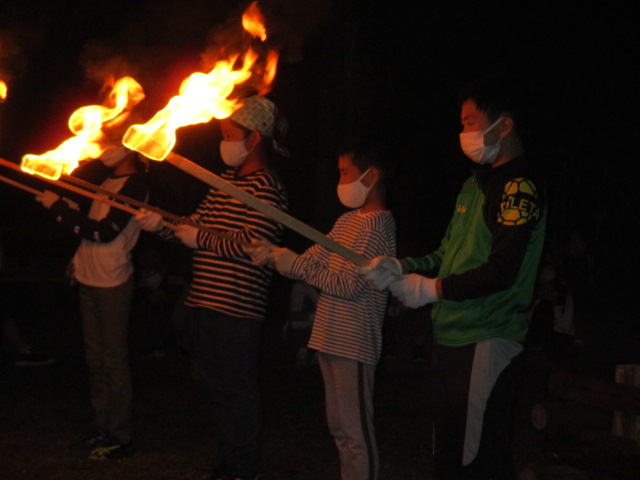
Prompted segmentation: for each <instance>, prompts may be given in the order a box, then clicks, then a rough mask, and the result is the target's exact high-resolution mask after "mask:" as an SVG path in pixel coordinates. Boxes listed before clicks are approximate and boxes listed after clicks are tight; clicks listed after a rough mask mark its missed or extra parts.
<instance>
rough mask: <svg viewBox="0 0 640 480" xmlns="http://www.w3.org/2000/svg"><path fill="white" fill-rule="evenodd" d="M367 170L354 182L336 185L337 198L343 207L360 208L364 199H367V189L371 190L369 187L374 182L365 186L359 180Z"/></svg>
mask: <svg viewBox="0 0 640 480" xmlns="http://www.w3.org/2000/svg"><path fill="white" fill-rule="evenodd" d="M369 170H370V169H367V171H366V172H364V173H363V174H362V175H360V178H358V179H357V180H356V181H355V182H351V183H344V184H341V185H338V198H339V199H340V202H341V203H342V204H343V205H344V206H345V207H347V208H360V207H361V206H362V205H363V204H364V201H365V200H366V199H367V195H368V194H369V190H371V187H373V185H374V184H375V183H372V184H371V185H370V186H368V187H365V186H364V184H363V183H362V182H361V181H360V180H362V179H363V178H364V176H365V175H366V174H367V173H368V172H369Z"/></svg>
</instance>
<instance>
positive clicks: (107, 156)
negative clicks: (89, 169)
mask: <svg viewBox="0 0 640 480" xmlns="http://www.w3.org/2000/svg"><path fill="white" fill-rule="evenodd" d="M127 153H128V150H127V149H126V148H124V147H116V148H110V149H109V150H105V152H104V153H103V154H102V155H101V156H100V161H101V162H102V163H104V164H105V165H106V166H107V167H113V166H114V165H116V164H117V163H118V162H119V161H120V160H122V159H123V158H124V157H125V155H126V154H127Z"/></svg>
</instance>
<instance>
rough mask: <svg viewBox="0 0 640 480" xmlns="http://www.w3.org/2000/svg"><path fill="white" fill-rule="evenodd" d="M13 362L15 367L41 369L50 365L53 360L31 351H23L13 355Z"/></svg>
mask: <svg viewBox="0 0 640 480" xmlns="http://www.w3.org/2000/svg"><path fill="white" fill-rule="evenodd" d="M13 361H14V364H15V366H16V367H42V366H45V365H51V364H52V363H53V362H54V359H53V358H51V357H48V356H47V355H44V354H42V353H38V352H35V351H33V350H23V351H21V352H19V353H17V354H16V355H15V357H14V360H13Z"/></svg>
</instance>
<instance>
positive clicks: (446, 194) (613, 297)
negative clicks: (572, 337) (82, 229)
mask: <svg viewBox="0 0 640 480" xmlns="http://www.w3.org/2000/svg"><path fill="white" fill-rule="evenodd" d="M554 3H555V4H554V5H545V6H544V8H543V7H541V6H540V5H538V4H536V3H534V2H529V3H527V4H521V3H520V2H491V3H488V2H484V3H483V2H474V3H473V4H472V3H471V2H451V1H432V2H415V1H410V2H394V3H380V2H362V1H355V0H343V1H339V0H336V1H329V0H288V1H284V0H281V1H278V0H273V1H270V2H266V1H265V2H262V8H263V11H264V13H265V15H266V16H267V28H268V31H269V33H270V39H269V42H272V44H273V46H275V47H277V48H278V49H279V50H280V52H281V59H280V62H279V67H278V74H277V78H276V82H275V85H274V88H273V90H272V92H271V93H270V94H269V97H270V98H271V99H272V100H274V101H275V102H276V103H277V104H278V105H279V106H280V107H281V109H282V111H283V112H284V113H285V115H286V117H287V118H288V120H289V122H290V124H291V131H290V134H289V138H288V146H289V147H290V149H291V152H292V157H291V159H290V160H286V161H281V162H279V163H278V165H277V167H278V170H279V171H280V172H281V174H282V176H283V178H284V181H285V183H286V186H287V190H288V192H289V196H290V206H291V212H292V213H293V215H294V216H296V217H297V218H300V219H301V220H303V221H304V222H306V223H308V224H310V225H312V226H314V227H316V228H318V229H319V230H321V231H328V229H329V228H330V227H331V225H332V224H333V222H334V221H335V219H336V218H337V216H338V215H339V214H340V213H341V212H342V207H341V206H340V205H339V202H338V200H337V197H336V194H335V186H336V183H337V181H338V175H337V171H336V155H335V150H336V148H337V146H338V145H339V144H340V143H341V142H342V141H343V140H345V139H347V138H349V137H350V136H352V135H355V134H359V133H362V132H374V133H376V134H377V135H378V136H379V138H380V140H381V141H382V142H383V143H384V144H385V146H386V148H387V149H388V152H389V156H390V158H391V159H392V160H393V161H394V163H395V165H396V167H397V175H396V178H395V181H394V183H393V185H392V186H391V192H390V193H391V198H390V201H391V207H392V209H393V211H394V215H395V216H396V220H397V223H398V239H399V242H400V243H399V246H400V249H401V250H400V252H399V253H400V254H413V253H427V252H430V251H431V250H432V249H433V248H435V247H436V246H437V244H438V242H439V241H440V238H441V236H442V234H443V232H444V229H445V227H446V223H447V221H448V219H449V217H450V215H451V212H452V209H453V206H454V205H453V202H454V199H455V195H456V193H457V191H458V189H459V186H460V184H461V182H462V181H463V180H464V178H465V177H466V176H467V175H468V173H469V167H470V166H471V163H470V162H469V161H468V160H467V159H466V158H465V157H464V156H463V155H462V153H461V151H460V148H459V142H458V132H459V118H458V117H459V112H458V107H457V105H456V94H457V92H458V90H459V89H460V88H461V87H462V86H463V85H464V84H466V83H467V82H468V81H470V80H472V79H474V78H476V77H478V76H481V75H484V74H488V73H493V72H496V71H506V72H508V73H511V74H513V75H515V76H517V77H518V78H519V79H520V80H521V83H522V86H523V87H524V89H525V91H526V92H527V99H528V102H527V106H528V112H527V113H528V116H527V120H528V123H529V125H528V127H529V130H530V133H531V135H530V143H529V144H528V150H529V152H530V153H531V155H532V157H533V158H534V159H535V161H536V163H537V164H538V166H539V168H540V169H541V170H542V171H543V173H544V174H545V177H546V180H547V184H548V188H549V193H550V197H549V198H550V205H549V213H550V221H549V238H552V239H556V240H558V241H560V242H561V243H562V242H564V241H565V240H566V238H567V236H568V234H569V233H570V232H571V231H573V230H577V231H578V232H579V233H580V234H581V235H582V237H583V239H584V241H585V242H586V245H587V248H588V250H589V252H590V255H591V258H592V259H593V260H594V266H593V269H592V270H591V271H590V272H585V277H584V279H583V282H582V283H583V285H585V289H584V290H583V291H582V292H580V294H581V295H580V296H579V300H580V301H579V303H578V305H577V306H576V308H577V314H576V328H577V329H578V336H579V338H581V339H582V340H584V341H585V343H586V347H585V348H584V349H583V350H582V351H581V353H580V354H577V355H575V356H570V357H569V358H565V359H561V360H558V359H555V360H554V359H548V358H545V357H544V356H542V357H535V356H534V357H532V358H531V360H530V361H531V363H532V365H531V366H530V367H529V369H528V377H527V378H526V379H525V385H524V386H525V392H524V393H525V394H524V395H523V397H522V400H521V404H520V405H519V410H518V424H517V433H518V436H517V438H516V460H517V462H518V466H519V467H522V466H524V465H533V466H535V467H538V468H536V470H537V471H540V470H539V469H542V466H541V463H540V462H541V460H540V459H541V457H542V454H541V451H542V448H543V445H544V444H543V442H541V441H540V436H539V435H538V434H539V432H532V431H531V426H530V422H529V419H528V413H529V411H530V407H531V404H532V403H533V402H536V401H538V400H539V399H540V398H541V397H545V396H546V394H547V392H546V389H545V386H546V385H545V381H546V377H547V375H548V373H549V372H550V371H552V370H554V369H558V368H568V369H570V370H573V371H578V372H581V373H588V374H590V375H597V376H599V377H601V378H605V379H607V380H611V379H612V372H613V370H614V369H615V365H616V364H619V363H638V361H639V359H638V351H639V350H638V346H637V342H638V338H640V335H639V334H638V328H639V327H638V322H637V319H636V312H635V310H636V309H635V305H634V304H633V298H635V295H637V290H638V286H639V285H638V282H637V280H636V272H637V269H636V266H637V238H638V237H637V233H636V230H637V225H638V208H637V204H638V201H637V195H638V194H637V191H638V190H637V184H638V174H637V167H636V162H637V159H638V154H637V152H634V151H633V150H632V148H633V147H634V146H635V145H636V144H637V143H638V134H637V127H636V126H635V125H636V122H635V116H636V112H637V103H638V102H637V100H636V98H637V93H636V92H637V85H638V82H637V78H636V71H637V70H638V54H637V51H638V46H639V42H638V33H637V30H638V29H637V26H636V25H635V24H634V18H633V16H632V14H631V11H630V10H626V9H625V8H624V7H622V6H618V5H617V4H614V3H613V2H609V3H608V4H605V3H599V4H598V5H592V4H591V3H593V2H583V3H581V4H576V5H575V6H571V5H564V4H562V3H565V2H554ZM566 3H569V2H566ZM246 5H247V3H246V2H245V3H241V2H234V1H229V0H227V1H217V2H210V1H205V0H183V1H180V2H175V1H151V0H148V1H138V2H134V1H124V0H113V1H110V2H97V1H90V0H89V1H83V2H80V1H58V0H53V1H43V0H23V1H20V2H6V1H5V2H2V3H0V79H3V80H5V81H6V82H7V83H8V84H9V95H8V98H7V100H6V101H5V102H4V103H0V157H2V158H4V159H7V160H10V161H13V162H16V163H18V162H19V161H20V159H21V158H22V156H23V155H24V154H26V153H35V154H40V153H43V152H45V151H47V150H49V149H52V148H55V147H57V146H58V145H59V144H60V143H61V142H62V141H63V140H65V139H66V138H68V137H69V136H70V133H69V130H68V128H67V120H68V118H69V115H70V114H71V113H72V112H73V111H74V110H76V109H77V108H79V107H80V106H83V105H88V104H99V103H101V102H102V100H103V93H101V92H100V89H101V86H102V83H103V80H104V78H105V76H106V75H108V74H113V75H116V76H122V75H125V74H128V75H132V76H133V77H134V78H136V79H137V80H138V81H139V82H140V84H141V85H142V86H143V88H144V90H145V93H146V94H147V98H146V99H145V101H144V102H143V103H142V104H141V105H140V106H139V108H140V110H139V111H140V113H141V115H143V116H146V117H147V118H150V115H151V114H152V113H153V112H155V111H157V110H159V109H161V108H163V107H164V106H165V105H166V102H167V101H168V100H169V99H170V98H171V97H172V96H174V95H176V93H177V92H178V88H179V85H180V83H181V82H182V80H184V79H185V78H186V77H187V76H188V75H190V74H191V73H193V72H194V71H197V70H200V64H201V54H202V53H203V52H205V51H206V50H207V47H208V45H209V44H210V39H211V36H210V35H211V33H212V32H215V31H217V30H216V29H217V27H219V26H220V25H225V24H227V23H230V24H234V25H235V24H237V22H238V21H239V15H240V13H241V12H242V11H243V10H244V8H245V7H246ZM234 22H235V23H234ZM218 142H219V131H218V125H217V122H216V121H212V122H210V123H209V124H206V125H197V126H192V127H185V128H183V129H180V130H179V131H178V143H177V145H176V148H175V150H176V151H177V152H178V153H181V154H183V155H184V156H186V157H188V158H190V159H191V160H193V161H194V162H196V163H199V164H201V165H203V166H204V167H206V168H209V169H211V170H212V171H215V172H217V171H219V170H220V169H221V168H222V164H221V161H220V159H219V154H218ZM0 170H1V171H0V174H2V175H5V176H7V177H12V178H15V179H17V180H19V181H21V182H24V183H26V184H29V185H32V186H33V187H35V188H39V189H44V188H51V187H50V186H48V185H47V184H44V183H43V182H42V181H40V180H38V179H37V178H31V177H29V176H27V175H26V174H20V173H14V172H11V171H9V170H8V169H5V168H1V169H0ZM150 174H151V177H152V179H153V182H154V190H153V195H154V199H155V200H157V204H158V205H159V206H162V207H164V208H166V209H167V210H170V211H172V212H175V213H180V214H183V213H190V212H191V211H192V209H193V207H194V206H195V205H196V204H197V202H198V200H199V199H200V197H201V195H202V194H203V193H204V191H205V190H206V188H207V186H206V185H202V184H201V182H199V181H197V180H195V179H194V178H192V177H190V176H189V175H187V174H185V173H183V172H181V171H179V170H177V169H176V168H174V167H172V166H171V165H168V164H164V163H153V164H152V166H151V171H150ZM285 240H286V245H287V246H289V247H291V248H293V249H295V250H297V251H301V250H302V249H303V248H305V247H306V246H307V245H308V242H307V240H306V239H304V238H303V237H301V236H300V235H298V234H296V233H294V232H290V231H288V232H287V237H286V239H285ZM0 242H1V244H2V246H3V247H4V258H3V264H2V270H0V279H1V280H2V283H1V284H0V287H1V288H2V293H3V294H4V296H3V301H2V302H1V303H0V306H1V307H2V308H3V311H2V312H1V313H3V314H8V313H10V314H12V315H15V317H16V319H17V320H19V321H20V322H21V323H20V326H21V327H24V328H25V333H26V334H28V335H30V338H31V339H34V340H35V344H36V346H40V347H41V348H43V349H45V350H48V351H49V352H50V353H53V354H54V355H55V356H56V357H58V358H57V362H56V363H55V364H54V366H53V367H51V369H39V370H38V369H33V370H32V371H30V372H29V373H25V371H24V370H23V371H18V369H14V371H9V375H8V380H7V381H6V382H5V377H4V376H2V377H0V386H1V387H2V392H3V395H2V396H0V401H1V402H2V405H0V407H2V408H0V410H1V411H3V412H4V413H5V415H4V417H3V422H1V423H2V424H3V427H2V428H3V430H2V434H3V435H0V437H2V438H3V440H4V442H5V443H4V444H3V448H2V451H4V452H6V453H7V454H6V455H5V456H4V458H3V459H2V461H3V462H5V463H7V464H8V463H10V464H11V465H10V468H4V467H3V472H5V473H6V472H10V473H7V475H9V476H8V477H7V478H65V479H68V478H199V477H198V475H199V474H200V473H201V472H202V471H206V470H207V469H208V468H210V466H211V465H210V462H211V458H210V456H209V455H210V452H211V449H212V440H211V438H210V427H211V426H210V424H209V423H208V422H209V419H208V417H207V416H206V414H205V408H204V407H205V405H204V403H205V402H204V396H201V394H202V392H201V391H200V389H199V384H198V383H197V382H193V381H192V379H191V377H190V374H191V373H193V372H190V371H189V368H191V367H192V366H191V365H190V363H189V361H188V358H186V357H178V358H177V360H176V357H174V356H170V357H167V359H165V360H164V361H162V362H164V363H158V364H155V363H144V361H142V360H141V359H140V358H139V357H136V356H135V355H139V353H140V352H138V351H137V350H136V349H135V345H134V348H133V350H132V351H133V354H132V355H133V356H134V374H135V375H136V388H137V392H138V393H137V394H138V398H137V400H138V401H137V402H136V408H137V409H138V410H137V411H136V416H137V419H138V424H137V426H136V429H137V431H138V443H139V446H140V450H141V452H143V455H139V456H138V458H137V459H135V460H134V461H132V462H130V463H126V462H125V463H122V464H120V463H115V464H108V465H101V466H96V465H92V464H89V465H87V464H86V463H85V462H80V461H78V462H75V463H74V462H73V461H70V460H69V458H68V457H67V456H66V455H64V454H62V455H61V453H60V452H64V451H65V449H66V447H67V445H68V444H70V443H72V442H74V441H77V439H78V437H80V436H81V435H83V434H84V428H85V426H86V425H85V422H84V420H83V419H82V418H79V417H80V416H81V414H82V413H83V412H85V411H86V412H87V413H86V414H87V416H88V405H86V388H87V387H86V385H85V384H84V383H83V382H86V375H85V371H84V369H83V368H84V363H83V358H82V340H81V334H80V330H79V325H78V323H79V322H78V319H77V312H76V311H75V303H74V301H75V296H74V292H73V290H72V289H69V288H68V286H67V285H66V283H65V280H64V277H63V272H64V267H65V265H66V263H67V262H68V261H69V259H70V258H71V256H72V254H73V251H74V250H75V246H76V244H77V243H76V242H77V239H75V238H73V236H71V235H70V234H67V233H66V232H63V231H61V230H60V229H59V228H57V226H56V225H55V223H54V221H53V219H52V218H51V215H50V213H49V212H47V211H46V210H45V209H44V208H42V206H41V205H40V204H38V203H36V202H35V201H34V200H33V196H32V195H31V194H28V193H26V192H23V191H20V190H18V189H16V188H14V187H12V186H9V185H6V184H4V183H0ZM139 245H140V246H139V249H138V251H137V253H143V252H144V250H145V249H146V248H160V245H161V244H160V243H158V242H155V241H154V238H153V236H149V235H144V234H143V235H142V236H141V240H140V244H139ZM162 245H163V247H164V248H166V249H167V250H166V252H167V253H168V254H169V256H170V260H171V261H172V262H173V265H172V266H173V267H175V268H176V270H177V271H178V273H182V272H184V269H185V268H188V265H189V260H188V252H187V251H186V249H182V248H178V247H177V246H174V247H175V248H174V247H169V244H166V242H165V243H164V244H162ZM587 275H590V278H587ZM591 277H592V278H591ZM287 286H288V284H287V283H286V282H285V281H283V280H282V278H281V277H278V276H276V281H275V289H274V293H275V294H274V296H273V299H274V302H275V304H274V305H272V309H273V312H272V313H273V314H274V315H273V317H272V319H273V320H274V321H273V322H272V323H271V326H272V327H273V328H271V329H268V330H267V334H268V336H267V343H268V345H269V346H270V347H273V346H276V347H278V348H271V349H268V355H267V358H266V362H265V365H266V366H265V368H266V369H267V371H266V378H265V382H264V384H265V388H266V391H265V396H266V400H265V402H266V404H267V411H268V412H271V413H270V418H269V419H268V422H267V423H268V430H267V433H266V440H265V454H264V459H265V460H264V463H263V465H264V470H265V472H266V473H267V474H269V473H271V474H272V475H271V476H270V477H269V478H291V479H294V478H304V479H305V480H310V479H315V478H318V479H324V478H330V477H335V476H337V459H336V455H335V449H334V446H333V445H332V443H331V439H330V437H329V435H328V432H327V431H326V430H325V426H324V425H325V424H324V417H323V412H322V381H321V378H320V376H319V373H318V372H317V371H315V370H312V371H310V372H309V371H306V372H304V373H300V372H298V373H292V372H291V370H290V369H289V368H287V367H288V366H290V360H291V359H290V358H289V357H288V356H287V354H288V352H287V354H285V353H283V351H282V350H281V349H279V347H281V345H280V343H279V342H280V341H281V336H280V327H281V324H280V323H279V322H280V321H281V320H282V315H283V314H284V313H286V293H287V289H286V288H285V287H287ZM576 293H578V292H576ZM278 302H280V303H278ZM415 325H418V323H416V324H415ZM419 325H420V326H421V328H426V327H425V325H426V324H424V323H423V322H421V323H420V324H419ZM135 326H136V325H135V322H134V327H135ZM137 328H138V329H140V328H141V327H140V325H138V326H137ZM134 333H135V332H134ZM414 333H415V332H414ZM147 334H148V331H146V330H144V331H143V332H140V331H138V332H137V334H136V335H134V338H137V339H138V340H140V339H144V338H145V335H147ZM405 334H406V335H407V336H408V337H409V338H411V340H410V342H411V341H414V340H415V339H413V337H412V335H413V334H412V333H411V332H405ZM410 342H409V343H410ZM404 353H405V355H409V353H410V352H409V351H408V350H407V351H405V352H404ZM280 355H282V356H284V357H287V358H279V357H278V356H280ZM274 357H278V358H274ZM388 362H389V360H388V359H386V360H385V361H383V362H381V368H380V369H379V370H380V372H379V375H380V381H379V382H378V383H377V392H376V416H377V418H376V422H377V428H378V429H379V432H380V435H379V441H380V448H381V458H382V459H383V462H384V465H382V472H383V474H384V478H390V479H400V478H402V479H409V478H411V479H413V478H425V477H424V472H425V471H428V470H429V465H428V462H429V461H430V460H429V456H428V455H425V452H427V451H429V445H430V439H431V436H430V435H431V434H430V428H429V418H428V415H425V412H426V407H425V405H426V394H427V391H426V386H425V385H426V381H425V378H426V367H425V364H424V363H412V362H407V363H402V362H400V364H398V363H393V362H392V363H391V364H389V363H388ZM185 372H186V373H185ZM4 373H5V372H4V371H3V375H4ZM43 399H46V401H43ZM301 425H304V426H305V428H301ZM588 459H589V455H586V456H585V455H582V457H580V458H579V461H578V464H579V465H580V464H582V465H585V462H586V460H588ZM556 460H557V457H556ZM136 469H138V470H136ZM542 470H544V469H542ZM13 472H19V473H13ZM52 472H57V475H58V476H57V477H56V476H55V475H54V474H53V473H52ZM309 472H315V473H314V474H310V473H309ZM556 473H557V472H556V471H555V470H554V471H553V472H549V473H548V475H546V476H545V475H540V476H539V478H548V479H558V478H586V477H584V476H582V477H580V476H579V475H576V476H571V475H570V474H567V475H565V476H562V475H558V474H556ZM12 475H13V476H12ZM3 478H4V477H3ZM592 478H599V477H592ZM603 478H609V477H603Z"/></svg>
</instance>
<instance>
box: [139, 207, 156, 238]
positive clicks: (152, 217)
mask: <svg viewBox="0 0 640 480" xmlns="http://www.w3.org/2000/svg"><path fill="white" fill-rule="evenodd" d="M135 219H136V223H137V224H138V225H139V226H140V228H141V229H142V230H145V231H147V232H157V231H158V230H160V229H162V215H160V214H159V213H155V212H150V211H148V210H145V209H144V208H141V209H140V210H138V213H137V214H136V216H135Z"/></svg>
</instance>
